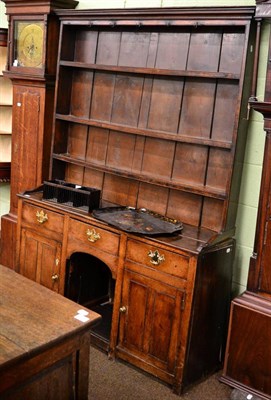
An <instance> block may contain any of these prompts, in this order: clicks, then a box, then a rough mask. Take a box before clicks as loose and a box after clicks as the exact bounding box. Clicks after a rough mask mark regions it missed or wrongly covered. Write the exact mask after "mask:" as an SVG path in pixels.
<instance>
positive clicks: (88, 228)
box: [68, 219, 120, 255]
mask: <svg viewBox="0 0 271 400" xmlns="http://www.w3.org/2000/svg"><path fill="white" fill-rule="evenodd" d="M68 237H69V239H68V242H69V243H71V242H74V243H78V244H81V245H82V246H84V247H85V246H88V247H89V246H91V247H92V248H95V249H99V250H102V251H104V252H106V253H110V254H112V255H118V253H119V244H120V235H118V234H117V233H113V232H110V231H106V230H105V229H101V228H99V227H96V226H95V225H92V224H85V223H83V222H80V221H76V220H74V219H71V220H70V225H69V235H68Z"/></svg>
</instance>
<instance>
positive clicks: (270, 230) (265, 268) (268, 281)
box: [259, 215, 271, 293]
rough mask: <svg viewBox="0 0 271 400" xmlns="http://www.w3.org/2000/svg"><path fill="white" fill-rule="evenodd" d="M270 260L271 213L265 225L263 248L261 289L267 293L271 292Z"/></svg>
mask: <svg viewBox="0 0 271 400" xmlns="http://www.w3.org/2000/svg"><path fill="white" fill-rule="evenodd" d="M270 260H271V215H270V216H269V219H268V220H267V221H266V225H265V237H264V243H263V248H262V262H261V264H262V265H261V270H262V273H261V276H260V286H259V289H260V291H264V292H266V293H271V269H270Z"/></svg>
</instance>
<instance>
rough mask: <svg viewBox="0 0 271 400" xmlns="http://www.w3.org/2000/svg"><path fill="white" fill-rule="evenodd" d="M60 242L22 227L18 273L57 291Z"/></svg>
mask: <svg viewBox="0 0 271 400" xmlns="http://www.w3.org/2000/svg"><path fill="white" fill-rule="evenodd" d="M60 256H61V244H60V243H59V242H57V241H55V240H52V239H47V238H45V237H43V236H40V235H39V234H37V233H35V232H31V231H29V230H27V229H22V234H21V251H20V261H19V262H20V273H21V274H22V275H24V276H25V277H27V278H29V279H32V280H33V281H35V282H38V283H40V284H41V285H43V286H46V287H47V288H49V289H52V290H54V291H55V292H58V291H59V280H60V275H59V271H60Z"/></svg>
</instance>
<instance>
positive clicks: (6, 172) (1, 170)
mask: <svg viewBox="0 0 271 400" xmlns="http://www.w3.org/2000/svg"><path fill="white" fill-rule="evenodd" d="M9 181H10V162H0V182H1V183H3V182H9Z"/></svg>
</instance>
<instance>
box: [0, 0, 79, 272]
mask: <svg viewBox="0 0 271 400" xmlns="http://www.w3.org/2000/svg"><path fill="white" fill-rule="evenodd" d="M4 3H5V4H6V13H7V16H8V22H9V29H8V31H9V38H8V45H9V46H8V61H7V68H6V71H5V72H4V74H5V75H6V76H7V77H9V78H10V79H11V80H12V84H13V108H12V163H11V194H10V212H9V214H7V215H4V216H3V217H2V219H1V254H0V262H1V263H2V264H4V265H6V266H8V267H10V268H14V266H15V249H16V239H15V238H16V226H17V193H20V192H22V191H25V190H27V189H30V188H33V187H36V186H38V185H40V184H41V183H42V182H43V180H44V179H46V178H48V174H49V153H50V142H51V132H52V116H53V103H54V87H55V73H56V60H57V50H58V38H59V21H58V18H57V16H56V15H55V13H54V10H55V9H59V8H75V7H76V5H77V4H78V2H77V1H74V0H65V1H64V0H45V1H41V0H31V1H30V0H28V1H27V0H4Z"/></svg>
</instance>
